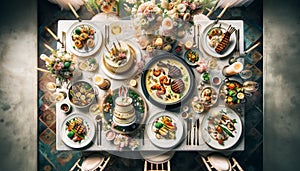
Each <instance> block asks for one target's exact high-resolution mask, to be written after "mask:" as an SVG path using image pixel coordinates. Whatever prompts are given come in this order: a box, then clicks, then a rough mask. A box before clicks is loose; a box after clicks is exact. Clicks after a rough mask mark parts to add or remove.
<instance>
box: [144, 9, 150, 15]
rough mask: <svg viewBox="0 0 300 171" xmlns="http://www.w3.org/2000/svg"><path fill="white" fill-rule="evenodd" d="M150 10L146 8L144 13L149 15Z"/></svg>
mask: <svg viewBox="0 0 300 171" xmlns="http://www.w3.org/2000/svg"><path fill="white" fill-rule="evenodd" d="M150 12H151V11H150V10H149V9H145V10H144V12H143V13H144V15H148V14H149V13H150Z"/></svg>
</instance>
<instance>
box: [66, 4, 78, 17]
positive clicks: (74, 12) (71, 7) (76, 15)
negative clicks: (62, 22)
mask: <svg viewBox="0 0 300 171" xmlns="http://www.w3.org/2000/svg"><path fill="white" fill-rule="evenodd" d="M68 5H69V7H70V9H71V10H72V12H73V14H74V15H75V17H76V18H78V19H79V15H78V14H77V13H76V11H75V9H74V8H73V6H72V5H71V4H70V3H68Z"/></svg>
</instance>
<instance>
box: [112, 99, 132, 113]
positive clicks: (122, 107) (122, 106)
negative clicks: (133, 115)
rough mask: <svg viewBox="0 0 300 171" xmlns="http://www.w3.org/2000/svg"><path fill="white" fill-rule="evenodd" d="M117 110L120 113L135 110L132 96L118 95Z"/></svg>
mask: <svg viewBox="0 0 300 171" xmlns="http://www.w3.org/2000/svg"><path fill="white" fill-rule="evenodd" d="M115 103H116V105H115V111H117V112H119V113H129V112H130V111H132V110H134V108H133V105H132V98H130V97H126V98H124V97H118V98H117V99H116V100H115Z"/></svg>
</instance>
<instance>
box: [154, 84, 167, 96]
mask: <svg viewBox="0 0 300 171" xmlns="http://www.w3.org/2000/svg"><path fill="white" fill-rule="evenodd" d="M151 89H152V90H156V96H157V97H159V98H161V99H162V97H161V95H164V94H166V88H165V87H164V86H162V85H159V84H155V85H153V86H152V87H151Z"/></svg>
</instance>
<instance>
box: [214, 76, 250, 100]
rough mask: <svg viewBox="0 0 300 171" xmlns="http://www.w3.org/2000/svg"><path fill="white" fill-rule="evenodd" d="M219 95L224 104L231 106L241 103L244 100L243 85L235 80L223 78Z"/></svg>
mask: <svg viewBox="0 0 300 171" xmlns="http://www.w3.org/2000/svg"><path fill="white" fill-rule="evenodd" d="M220 96H221V97H222V99H224V102H225V104H227V105H229V106H232V105H236V104H241V103H243V102H244V101H245V92H244V88H243V85H242V84H241V83H240V82H238V81H236V80H229V79H227V80H225V82H224V83H223V84H222V85H221V87H220Z"/></svg>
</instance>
